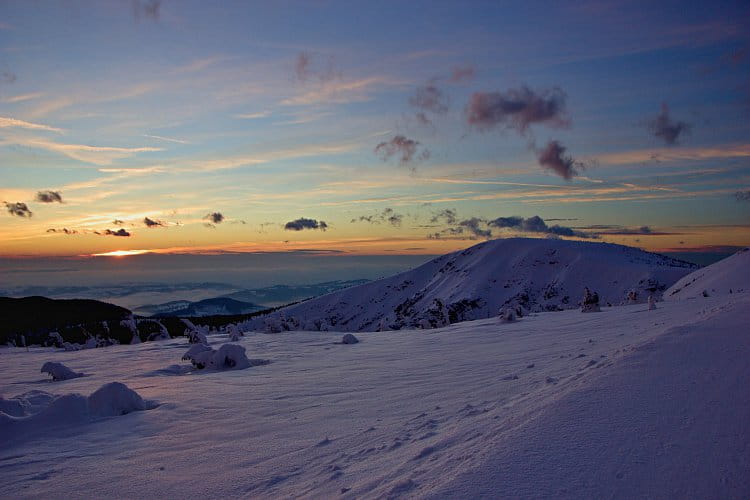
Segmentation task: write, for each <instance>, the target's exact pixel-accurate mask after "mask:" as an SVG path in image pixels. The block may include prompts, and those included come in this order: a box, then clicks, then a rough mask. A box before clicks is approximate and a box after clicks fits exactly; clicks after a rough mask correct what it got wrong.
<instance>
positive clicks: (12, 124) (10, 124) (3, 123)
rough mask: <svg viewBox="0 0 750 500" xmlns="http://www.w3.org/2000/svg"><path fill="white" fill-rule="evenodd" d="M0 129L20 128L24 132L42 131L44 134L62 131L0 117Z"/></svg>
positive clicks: (47, 126)
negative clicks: (24, 130)
mask: <svg viewBox="0 0 750 500" xmlns="http://www.w3.org/2000/svg"><path fill="white" fill-rule="evenodd" d="M0 128H21V129H26V130H43V131H45V132H57V133H58V134H61V133H62V129H60V128H57V127H50V126H49V125H42V124H39V123H32V122H27V121H23V120H17V119H15V118H9V117H5V116H0Z"/></svg>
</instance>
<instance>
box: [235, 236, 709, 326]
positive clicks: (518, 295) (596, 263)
mask: <svg viewBox="0 0 750 500" xmlns="http://www.w3.org/2000/svg"><path fill="white" fill-rule="evenodd" d="M695 269H697V266H695V265H694V264H690V263H688V262H683V261H679V260H676V259H671V258H669V257H665V256H663V255H658V254H654V253H649V252H645V251H643V250H639V249H637V248H631V247H626V246H622V245H614V244H610V243H592V242H581V241H570V240H550V239H532V238H508V239H498V240H493V241H487V242H483V243H480V244H478V245H475V246H473V247H471V248H467V249H466V250H462V251H459V252H454V253H450V254H447V255H444V256H442V257H438V258H436V259H433V260H431V261H429V262H427V263H426V264H424V265H422V266H420V267H418V268H416V269H413V270H411V271H407V272H404V273H401V274H397V275H395V276H391V277H389V278H384V279H381V280H378V281H374V282H370V283H366V284H364V285H360V286H357V287H352V288H348V289H345V290H339V291H336V292H333V293H330V294H328V295H324V296H322V297H318V298H315V299H311V300H308V301H305V302H301V303H299V304H295V305H293V306H289V307H286V308H284V309H282V310H281V311H279V312H277V313H274V314H273V315H270V316H265V317H259V318H253V319H252V320H250V321H248V322H247V323H246V324H245V325H243V326H245V327H246V329H253V330H263V329H265V330H266V331H269V332H270V331H274V332H279V331H283V330H285V329H286V328H284V326H283V325H282V324H280V319H281V317H282V316H281V314H283V315H286V317H295V318H299V319H300V320H301V322H302V324H304V325H305V326H306V328H308V329H309V328H310V327H309V326H308V325H318V328H316V329H317V330H321V331H323V330H329V329H330V330H336V331H349V332H355V331H375V330H393V329H403V328H419V327H420V326H425V325H427V324H432V326H433V327H436V326H441V325H442V323H443V322H442V318H443V317H446V318H445V319H446V321H445V323H446V324H449V323H457V322H460V321H467V320H474V319H481V318H490V317H494V316H495V315H496V314H497V311H499V310H500V309H501V308H503V307H506V306H511V307H513V308H521V309H522V310H523V311H525V312H540V311H553V310H554V311H557V310H561V309H573V308H576V307H578V305H579V297H580V293H581V290H583V289H584V287H585V286H588V287H589V288H591V289H593V290H596V291H597V292H598V293H599V297H600V299H601V301H602V303H607V302H609V303H611V304H620V303H622V302H623V301H624V300H625V297H626V296H627V294H628V292H629V291H631V290H634V291H636V293H637V294H638V296H639V297H643V298H644V300H645V298H646V297H647V296H648V294H654V296H655V297H657V298H658V297H659V296H661V293H662V292H663V291H664V290H665V289H666V288H667V287H669V286H670V285H671V284H673V283H674V282H676V281H677V280H678V279H680V278H681V277H683V276H685V275H686V274H688V273H690V272H692V271H694V270H695ZM424 320H426V321H424Z"/></svg>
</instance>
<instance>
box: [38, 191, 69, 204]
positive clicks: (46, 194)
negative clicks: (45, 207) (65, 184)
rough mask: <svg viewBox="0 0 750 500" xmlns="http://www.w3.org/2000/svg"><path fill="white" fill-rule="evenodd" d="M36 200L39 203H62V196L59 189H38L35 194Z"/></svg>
mask: <svg viewBox="0 0 750 500" xmlns="http://www.w3.org/2000/svg"><path fill="white" fill-rule="evenodd" d="M36 201H38V202H41V203H55V202H57V203H62V202H63V200H62V196H61V195H60V192H59V191H39V192H38V193H37V194H36Z"/></svg>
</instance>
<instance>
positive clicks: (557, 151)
mask: <svg viewBox="0 0 750 500" xmlns="http://www.w3.org/2000/svg"><path fill="white" fill-rule="evenodd" d="M566 151H567V148H566V147H565V146H563V145H562V144H560V143H559V142H558V141H554V140H553V141H549V142H548V143H547V145H546V146H545V147H544V148H542V149H540V150H538V151H537V152H536V153H537V160H538V161H539V165H541V166H542V167H544V168H546V169H548V170H551V171H552V172H554V173H556V174H557V175H559V176H560V177H562V178H563V179H565V180H566V181H569V180H571V179H572V178H573V177H575V176H577V175H578V174H579V169H581V168H584V165H583V163H582V162H579V161H576V160H574V159H573V157H572V156H570V155H569V154H567V153H566Z"/></svg>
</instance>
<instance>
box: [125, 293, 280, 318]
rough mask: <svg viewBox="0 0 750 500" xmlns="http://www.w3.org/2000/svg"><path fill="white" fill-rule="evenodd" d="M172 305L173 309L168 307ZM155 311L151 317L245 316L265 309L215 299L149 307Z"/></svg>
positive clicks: (232, 300) (238, 302) (249, 304)
mask: <svg viewBox="0 0 750 500" xmlns="http://www.w3.org/2000/svg"><path fill="white" fill-rule="evenodd" d="M171 305H173V306H174V307H170V306H171ZM151 307H153V308H154V309H156V312H155V314H153V316H152V317H155V318H159V317H165V316H180V317H185V316H192V317H199V316H216V315H235V314H247V313H251V312H256V311H262V310H263V309H266V308H265V307H263V306H259V305H258V304H253V303H250V302H242V301H240V300H235V299H231V298H229V297H215V298H213V299H204V300H199V301H197V302H188V301H175V302H171V303H167V304H161V307H160V306H151ZM145 309H146V308H140V309H138V310H137V312H139V313H140V312H141V311H144V310H145Z"/></svg>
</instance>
